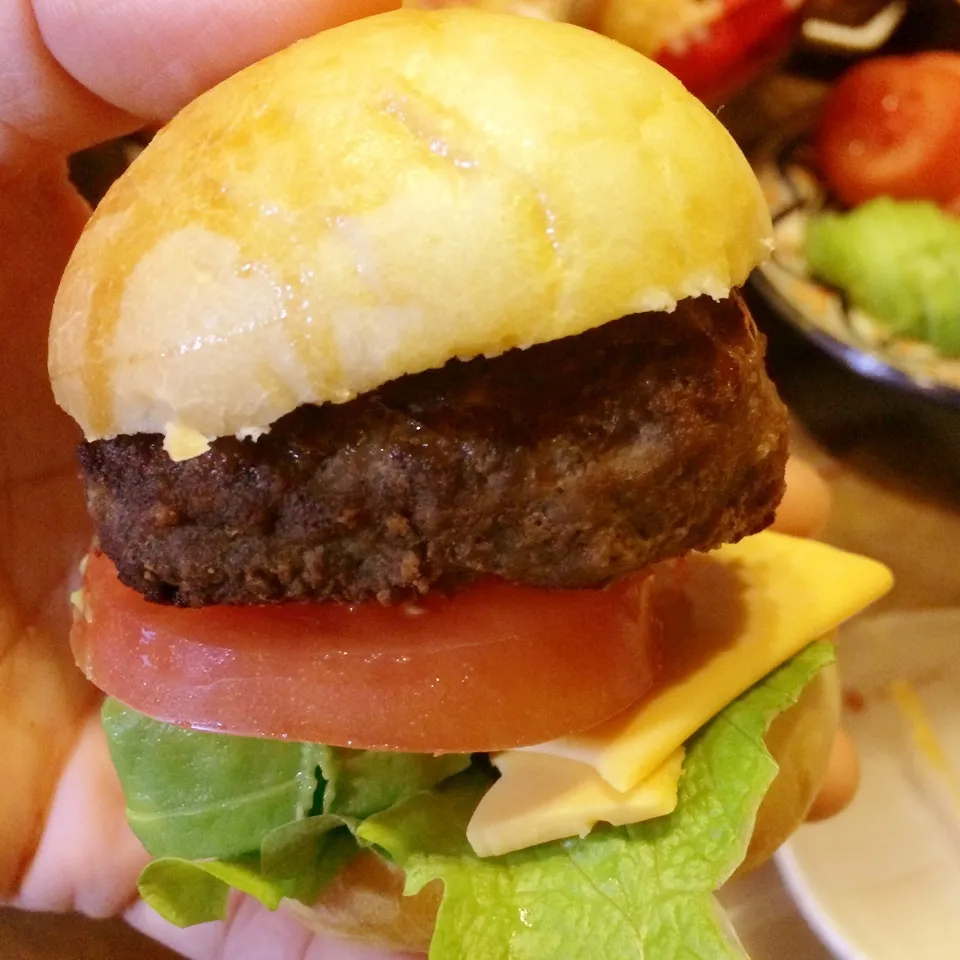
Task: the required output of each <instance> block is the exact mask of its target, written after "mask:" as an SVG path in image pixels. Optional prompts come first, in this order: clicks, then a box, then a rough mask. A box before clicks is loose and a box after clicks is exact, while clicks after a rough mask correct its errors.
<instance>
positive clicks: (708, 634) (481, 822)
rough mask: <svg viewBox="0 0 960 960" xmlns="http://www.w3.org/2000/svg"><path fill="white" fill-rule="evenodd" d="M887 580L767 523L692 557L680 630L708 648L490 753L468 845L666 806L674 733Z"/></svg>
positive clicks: (617, 820)
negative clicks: (599, 719)
mask: <svg viewBox="0 0 960 960" xmlns="http://www.w3.org/2000/svg"><path fill="white" fill-rule="evenodd" d="M892 585H893V577H892V575H891V573H890V571H889V570H888V569H887V568H886V567H885V566H884V565H883V564H881V563H878V562H876V561H874V560H870V559H868V558H866V557H861V556H858V555H856V554H852V553H847V552H846V551H843V550H838V549H837V548H835V547H831V546H828V545H826V544H823V543H819V542H817V541H814V540H805V539H799V538H796V537H790V536H786V535H784V534H778V533H773V532H769V531H767V532H764V533H761V534H757V535H755V536H752V537H748V538H746V539H744V540H741V541H740V542H739V543H736V544H728V545H726V546H723V547H721V548H720V549H719V550H716V551H713V552H712V553H710V554H706V555H702V556H699V557H697V558H696V562H695V563H692V564H691V565H690V570H689V572H688V574H687V575H686V579H685V580H684V581H683V587H682V591H683V595H684V601H685V604H686V609H687V614H686V618H685V629H688V630H690V631H691V632H692V634H693V636H692V643H693V644H695V645H696V646H697V648H698V649H702V650H708V651H713V653H712V654H711V655H710V656H709V657H707V658H706V659H705V660H704V661H703V662H702V663H700V664H699V665H698V667H697V669H696V670H694V671H693V672H692V673H690V674H689V675H685V676H682V677H680V678H678V679H677V680H675V681H674V682H672V683H669V684H667V685H666V686H663V687H661V688H659V689H656V690H655V692H654V693H653V694H652V695H651V696H649V697H646V698H644V699H643V700H641V701H640V703H639V704H637V706H635V707H634V708H631V709H630V710H629V711H627V712H626V713H624V714H622V715H620V716H619V717H615V718H614V719H612V720H609V721H607V722H606V723H603V724H601V725H600V726H598V727H595V728H593V729H592V730H589V731H587V732H585V733H582V734H577V735H575V736H568V737H562V738H560V739H558V740H553V741H550V742H549V743H542V744H537V745H536V746H531V747H523V748H520V749H518V750H510V751H506V752H504V753H501V754H498V755H495V756H494V757H493V762H494V764H495V766H496V767H497V768H498V769H499V771H500V774H501V776H500V779H499V780H497V782H496V783H495V784H494V785H493V786H492V787H491V789H490V790H489V791H488V792H487V794H486V795H485V796H484V797H483V799H482V800H481V802H480V804H479V805H478V807H477V809H476V811H475V812H474V815H473V817H472V819H471V821H470V824H469V826H468V829H467V838H468V840H469V841H470V844H471V846H472V847H473V849H474V851H475V852H476V853H477V854H478V855H479V856H494V855H498V854H501V853H507V852H509V851H511V850H520V849H525V848H526V847H531V846H534V845H536V844H539V843H544V842H546V841H548V840H558V839H562V838H564V837H573V836H585V835H586V834H587V833H588V832H589V831H590V829H591V828H592V827H593V826H594V824H596V823H597V822H600V821H603V822H607V823H613V824H625V823H637V822H640V821H641V820H646V819H650V818H652V817H657V816H662V815H664V814H667V813H670V812H671V811H672V810H673V809H674V807H675V806H676V800H677V783H678V781H679V779H680V773H681V766H682V758H683V747H682V745H683V744H684V743H685V741H686V740H687V739H688V738H689V737H690V736H692V735H693V734H694V733H696V731H697V730H699V729H700V727H702V726H703V725H704V724H705V723H707V722H708V721H709V720H710V719H711V718H712V717H714V716H715V715H716V714H717V713H719V712H720V711H721V710H722V709H723V708H724V707H725V706H727V704H729V703H730V702H731V701H733V700H735V699H736V698H737V697H738V696H740V694H741V693H743V692H744V691H746V690H747V689H749V688H750V687H751V686H753V685H754V684H755V683H757V682H758V681H759V680H761V679H763V677H765V676H766V675H767V674H768V673H770V672H771V671H772V670H774V669H776V668H777V667H778V666H780V665H781V664H783V663H785V662H786V661H787V660H789V659H790V658H791V657H792V656H794V655H795V654H797V653H799V652H800V650H802V649H803V648H804V647H805V646H806V645H807V644H809V643H811V642H812V641H814V640H816V639H818V638H820V637H823V636H826V635H828V634H830V633H831V632H832V631H833V630H835V629H836V627H838V626H839V625H840V624H841V623H843V621H844V620H847V619H848V618H849V617H851V616H853V615H854V614H855V613H858V612H859V611H861V610H862V609H863V608H864V607H866V606H868V605H869V604H871V603H873V602H874V601H875V600H877V599H879V598H880V597H881V596H883V595H884V594H885V593H886V592H887V591H888V590H889V589H890V587H891V586H892ZM731 597H732V598H733V601H734V602H733V603H732V604H731Z"/></svg>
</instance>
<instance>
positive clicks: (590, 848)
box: [357, 642, 834, 960]
mask: <svg viewBox="0 0 960 960" xmlns="http://www.w3.org/2000/svg"><path fill="white" fill-rule="evenodd" d="M833 655H834V653H833V647H832V645H831V644H829V643H826V642H821V643H816V644H813V645H811V646H809V647H808V648H806V650H804V651H803V652H801V653H800V654H799V655H798V656H797V657H795V658H794V659H793V660H792V661H790V662H789V663H787V664H786V665H785V666H783V667H781V668H780V669H779V670H777V671H775V672H774V673H772V674H771V675H770V676H769V677H767V678H766V680H764V681H762V682H761V683H760V684H758V685H757V686H755V687H754V688H752V689H751V690H749V691H748V692H747V693H746V694H744V695H743V696H742V697H741V698H740V699H738V700H737V701H735V702H734V703H732V704H731V705H730V706H729V707H727V708H726V709H725V710H724V711H723V712H722V713H720V714H719V715H718V716H717V717H716V718H714V720H713V721H711V723H710V724H708V725H707V726H706V727H704V729H703V730H702V731H701V732H700V733H699V734H698V735H697V736H696V737H694V738H693V739H692V740H691V741H690V743H689V745H688V752H687V756H686V760H685V762H684V771H683V776H682V778H681V781H680V787H679V798H678V803H677V808H676V810H675V811H674V813H672V814H670V815H669V816H666V817H661V818H659V819H656V820H650V821H648V822H646V823H640V824H636V825H633V826H628V827H618V828H613V827H605V828H598V829H595V830H594V831H593V832H592V833H590V835H589V836H587V837H586V838H584V839H579V838H575V839H572V840H565V841H559V842H555V843H549V844H543V845H541V846H539V847H535V848H533V849H530V850H525V851H520V852H518V853H513V854H508V855H506V856H503V857H497V858H491V859H488V860H481V859H479V858H478V857H476V856H475V855H474V854H473V853H472V851H471V850H470V849H469V847H468V846H467V845H466V841H465V831H466V825H467V822H468V821H469V818H470V815H471V813H472V811H473V809H474V807H475V805H476V803H477V802H478V800H479V797H480V796H481V795H482V790H483V785H482V783H480V782H478V781H477V780H476V778H474V777H473V776H472V775H471V774H468V775H465V776H462V777H459V778H457V779H455V780H454V781H450V783H449V784H448V785H446V786H445V787H441V788H440V789H438V790H436V791H434V792H432V793H430V794H425V795H422V796H420V797H417V798H415V799H413V800H410V801H407V802H406V803H404V804H401V805H399V806H397V807H395V808H393V809H392V810H389V811H386V812H383V813H381V814H377V815H376V816H373V817H371V818H369V819H368V820H366V821H365V822H364V823H363V824H361V825H360V826H359V827H358V830H357V833H358V836H359V837H360V838H361V839H362V840H365V841H367V842H369V843H373V844H376V845H377V846H378V847H379V848H381V849H383V850H384V851H385V853H386V854H387V855H388V856H390V857H391V858H392V859H394V860H396V861H397V862H398V863H400V864H401V865H402V866H403V868H404V869H405V871H406V873H407V893H411V894H412V893H416V892H417V891H418V890H420V889H421V888H422V887H423V886H424V885H425V884H427V883H429V882H430V881H431V880H435V879H440V880H441V881H443V884H444V898H443V904H442V906H441V909H440V914H439V916H438V919H437V928H436V932H435V934H434V938H433V942H432V944H431V949H430V958H431V960H459V958H461V957H470V958H471V960H505V958H510V960H526V958H530V960H533V958H543V957H551V958H554V960H564V958H571V960H573V958H576V960H592V958H596V960H607V958H609V957H624V958H626V957H635V958H654V957H655V958H664V957H701V958H710V960H721V958H737V957H743V956H744V954H743V952H742V949H741V948H740V946H739V943H738V941H737V939H736V935H735V934H734V933H733V932H732V930H731V928H730V926H729V924H728V923H727V922H726V920H725V917H724V915H723V913H722V911H721V910H720V908H719V906H718V904H717V902H716V900H715V899H714V897H713V891H715V890H716V889H717V888H718V887H719V886H721V885H722V883H723V882H724V881H725V880H726V879H727V878H728V877H729V876H730V874H731V873H732V872H733V871H734V870H735V869H736V867H737V866H738V865H739V864H740V863H741V861H742V860H743V857H744V855H745V853H746V849H747V845H748V843H749V839H750V835H751V833H752V830H753V823H754V819H755V817H756V812H757V809H758V807H759V806H760V802H761V800H762V799H763V796H764V794H765V793H766V790H767V788H768V787H769V785H770V783H771V782H772V780H773V778H774V776H775V775H776V771H777V767H776V764H775V763H774V761H773V759H772V757H771V756H770V754H769V753H768V752H767V749H766V747H765V746H764V743H763V736H764V734H765V732H766V730H767V728H768V726H769V725H770V722H771V721H772V720H773V718H774V717H775V716H776V715H777V714H779V713H781V712H782V711H783V710H785V709H786V708H787V707H789V706H790V705H791V704H793V703H794V702H795V701H796V699H797V697H798V696H799V695H800V692H801V690H802V689H803V687H804V686H806V684H807V683H808V682H809V681H810V680H811V679H812V678H813V676H814V675H815V674H816V673H817V672H818V671H819V670H820V669H821V668H822V667H823V666H825V665H826V664H827V663H829V662H830V661H831V660H832V659H833Z"/></svg>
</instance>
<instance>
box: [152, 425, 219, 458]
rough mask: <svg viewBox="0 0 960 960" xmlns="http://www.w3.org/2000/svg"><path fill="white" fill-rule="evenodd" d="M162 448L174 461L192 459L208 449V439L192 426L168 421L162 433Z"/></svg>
mask: <svg viewBox="0 0 960 960" xmlns="http://www.w3.org/2000/svg"><path fill="white" fill-rule="evenodd" d="M163 449H164V450H166V451H167V453H168V454H169V456H170V459H171V460H173V461H174V462H176V463H180V462H181V461H183V460H192V459H193V458H194V457H199V456H200V454H201V453H206V452H207V451H208V450H209V449H210V441H209V440H208V439H207V438H206V437H205V436H204V435H203V434H202V433H199V432H197V431H196V430H194V429H193V427H187V426H184V425H183V424H182V423H172V422H171V423H168V424H167V425H166V428H165V432H164V435H163Z"/></svg>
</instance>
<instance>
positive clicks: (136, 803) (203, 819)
mask: <svg viewBox="0 0 960 960" xmlns="http://www.w3.org/2000/svg"><path fill="white" fill-rule="evenodd" d="M103 726H104V729H105V731H106V734H107V743H108V745H109V747H110V757H111V759H112V760H113V765H114V766H115V767H116V769H117V772H118V773H119V775H120V780H121V783H122V784H123V791H124V795H125V796H126V800H127V820H128V821H129V822H130V826H131V827H132V828H133V832H134V833H135V834H136V835H137V836H138V837H139V838H140V841H141V842H142V843H143V845H144V846H145V847H146V848H147V850H149V851H150V853H152V854H153V855H154V856H155V857H188V858H190V859H195V858H198V857H218V858H222V859H225V860H231V859H234V858H236V857H241V856H244V855H246V854H249V853H251V852H254V851H257V850H259V849H260V841H261V839H262V837H263V835H264V834H265V833H267V832H268V831H270V830H272V829H274V827H279V826H282V825H283V824H285V823H289V822H290V821H291V820H298V819H299V818H301V817H303V816H305V815H306V814H307V813H308V812H309V811H310V808H311V806H312V804H313V797H314V793H315V791H316V789H317V765H318V763H319V761H320V757H321V753H322V748H320V747H317V746H315V745H313V744H305V743H283V742H280V741H276V740H255V739H250V738H247V737H229V736H225V735H223V734H211V733H203V732H198V731H195V730H189V729H185V728H183V727H175V726H172V725H171V724H167V723H160V722H158V721H156V720H151V719H150V718H149V717H145V716H143V714H140V713H137V712H136V711H135V710H130V709H129V708H128V707H125V706H123V704H121V703H119V702H118V701H116V700H112V699H108V700H107V701H106V702H105V703H104V705H103Z"/></svg>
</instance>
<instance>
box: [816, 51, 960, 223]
mask: <svg viewBox="0 0 960 960" xmlns="http://www.w3.org/2000/svg"><path fill="white" fill-rule="evenodd" d="M817 148H818V154H819V160H820V165H821V168H822V170H823V174H824V176H825V177H826V179H827V181H828V183H829V184H830V186H831V187H832V188H833V191H834V192H835V193H836V195H837V196H838V197H839V198H840V200H841V201H842V202H843V203H845V204H847V205H849V206H855V205H856V204H858V203H863V202H865V201H867V200H870V199H872V198H873V197H877V196H890V197H895V198H897V199H901V200H910V199H926V200H932V201H934V202H936V203H940V204H942V205H944V206H946V205H948V204H949V203H950V202H951V201H952V200H954V198H955V197H957V196H960V55H957V54H951V53H946V52H944V53H932V54H921V55H917V56H913V57H879V58H877V59H874V60H865V61H863V62H862V63H860V64H858V65H857V66H855V67H853V68H852V69H851V70H849V71H848V72H847V73H846V74H844V75H843V77H841V79H840V80H839V82H838V83H837V85H836V87H835V88H834V90H833V92H832V94H831V96H830V98H829V100H828V102H827V105H826V108H825V110H824V113H823V117H822V119H821V123H820V128H819V131H818V135H817Z"/></svg>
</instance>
